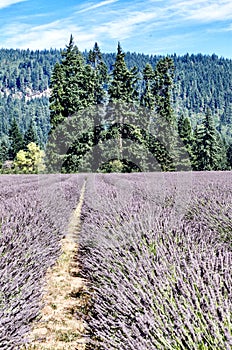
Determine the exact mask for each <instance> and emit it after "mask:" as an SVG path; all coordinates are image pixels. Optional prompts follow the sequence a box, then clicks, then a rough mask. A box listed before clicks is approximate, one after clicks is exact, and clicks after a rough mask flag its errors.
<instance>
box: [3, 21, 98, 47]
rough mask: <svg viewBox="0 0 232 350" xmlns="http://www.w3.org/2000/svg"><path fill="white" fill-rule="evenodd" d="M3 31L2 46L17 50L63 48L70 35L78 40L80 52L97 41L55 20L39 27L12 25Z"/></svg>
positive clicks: (83, 32)
mask: <svg viewBox="0 0 232 350" xmlns="http://www.w3.org/2000/svg"><path fill="white" fill-rule="evenodd" d="M5 30H6V33H7V35H8V38H6V39H5V43H4V46H5V47H11V48H19V49H27V48H29V49H31V50H37V49H40V50H43V49H49V48H64V47H65V45H66V44H67V43H68V41H69V37H70V34H71V33H72V34H73V36H74V38H75V39H76V40H78V42H77V45H78V47H79V49H80V50H84V49H86V48H88V47H89V48H91V47H93V45H94V43H95V41H97V38H96V36H95V34H94V33H87V32H86V31H84V30H82V29H81V28H79V27H77V26H76V25H74V24H72V23H71V22H70V21H69V20H57V21H54V22H51V23H47V24H43V25H39V26H30V25H27V24H19V23H14V24H11V25H9V26H7V27H5Z"/></svg>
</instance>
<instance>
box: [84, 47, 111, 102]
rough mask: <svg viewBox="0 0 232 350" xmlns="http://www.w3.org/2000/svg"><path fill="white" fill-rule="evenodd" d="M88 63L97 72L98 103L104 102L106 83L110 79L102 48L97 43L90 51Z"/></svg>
mask: <svg viewBox="0 0 232 350" xmlns="http://www.w3.org/2000/svg"><path fill="white" fill-rule="evenodd" d="M87 62H88V64H89V65H90V66H91V67H92V68H93V70H94V72H95V76H94V96H95V102H96V103H97V104H99V103H103V102H104V99H105V90H104V87H105V84H106V83H107V81H108V74H107V66H106V64H105V62H104V61H103V58H102V53H101V50H100V48H99V46H98V44H97V43H95V44H94V47H93V50H90V51H89V55H88V59H87Z"/></svg>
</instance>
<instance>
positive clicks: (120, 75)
mask: <svg viewBox="0 0 232 350" xmlns="http://www.w3.org/2000/svg"><path fill="white" fill-rule="evenodd" d="M112 76H113V79H112V81H111V83H110V86H109V89H108V93H109V97H110V102H118V101H120V102H126V103H134V102H135V101H137V98H138V92H137V90H136V84H137V81H138V77H137V71H136V68H135V67H134V68H132V69H131V70H129V69H128V68H127V66H126V63H125V54H124V53H123V52H122V48H121V45H120V43H118V49H117V56H116V60H115V64H114V69H113V73H112Z"/></svg>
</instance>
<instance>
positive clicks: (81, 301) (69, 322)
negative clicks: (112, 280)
mask: <svg viewBox="0 0 232 350" xmlns="http://www.w3.org/2000/svg"><path fill="white" fill-rule="evenodd" d="M84 192H85V185H84V186H83V188H82V191H81V196H80V200H79V203H78V206H77V208H76V209H75V211H74V212H73V215H72V217H71V220H70V225H69V230H68V234H67V236H66V237H65V238H64V239H63V240H62V242H61V243H62V254H61V256H60V258H59V259H58V261H57V263H56V265H55V266H54V267H53V268H52V269H50V271H48V273H47V276H46V281H47V283H46V289H45V291H44V296H43V302H44V305H45V306H44V308H43V309H42V310H41V315H40V319H39V320H38V321H35V322H34V324H33V327H32V331H31V334H30V335H29V339H30V344H28V345H26V346H24V347H22V348H21V349H27V350H32V349H33V350H37V349H39V350H48V349H49V350H61V349H62V350H69V349H70V350H71V349H72V350H74V349H77V350H84V349H85V338H84V336H83V335H84V326H83V323H82V321H81V320H78V313H79V311H80V309H81V308H82V307H84V306H85V304H86V295H87V294H86V293H87V290H86V286H85V283H84V281H83V279H81V278H80V277H79V267H78V263H77V259H75V255H76V253H77V248H78V247H77V244H76V243H75V238H76V236H77V234H78V232H79V229H80V211H81V206H82V202H83V198H84Z"/></svg>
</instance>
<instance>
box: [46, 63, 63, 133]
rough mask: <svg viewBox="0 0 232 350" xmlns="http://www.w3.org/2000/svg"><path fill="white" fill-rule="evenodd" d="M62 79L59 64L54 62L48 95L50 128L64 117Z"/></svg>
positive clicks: (61, 68)
mask: <svg viewBox="0 0 232 350" xmlns="http://www.w3.org/2000/svg"><path fill="white" fill-rule="evenodd" d="M64 81H65V75H64V70H63V67H62V65H61V64H59V63H56V64H55V66H54V70H53V74H52V77H51V86H50V87H51V89H52V92H51V97H50V100H49V101H50V106H49V108H50V123H51V127H52V129H53V128H55V127H56V126H57V125H58V124H60V123H61V122H62V121H63V120H64V118H65V115H64V103H63V100H64Z"/></svg>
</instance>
